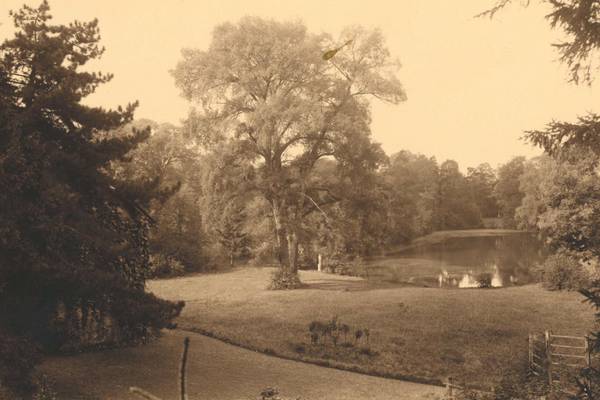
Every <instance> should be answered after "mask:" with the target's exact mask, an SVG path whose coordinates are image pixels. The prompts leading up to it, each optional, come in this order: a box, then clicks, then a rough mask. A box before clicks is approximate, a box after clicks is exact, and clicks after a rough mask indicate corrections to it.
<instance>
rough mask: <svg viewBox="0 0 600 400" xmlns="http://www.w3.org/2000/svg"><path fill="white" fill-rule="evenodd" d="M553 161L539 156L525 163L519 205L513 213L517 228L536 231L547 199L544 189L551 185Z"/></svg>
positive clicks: (545, 156)
mask: <svg viewBox="0 0 600 400" xmlns="http://www.w3.org/2000/svg"><path fill="white" fill-rule="evenodd" d="M554 164H555V161H554V160H553V159H552V158H551V157H549V156H547V155H544V156H541V157H537V158H534V159H533V160H529V161H527V162H526V163H525V169H524V172H523V175H521V178H520V179H519V190H520V191H521V192H522V193H523V199H522V200H521V205H520V206H519V207H517V209H516V211H515V221H516V223H517V228H519V229H523V230H538V229H539V226H538V222H539V218H540V216H541V215H542V214H543V213H544V212H545V211H546V208H547V198H546V192H545V188H546V187H547V186H548V185H549V184H550V183H551V181H550V178H551V177H552V176H553V174H551V171H552V170H553V168H554V167H555V165H554Z"/></svg>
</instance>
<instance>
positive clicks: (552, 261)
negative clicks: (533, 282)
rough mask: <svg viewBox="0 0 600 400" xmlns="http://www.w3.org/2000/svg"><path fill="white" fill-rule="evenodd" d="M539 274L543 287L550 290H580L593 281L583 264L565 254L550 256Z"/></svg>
mask: <svg viewBox="0 0 600 400" xmlns="http://www.w3.org/2000/svg"><path fill="white" fill-rule="evenodd" d="M539 272H540V275H541V282H542V284H543V286H544V287H545V288H547V289H549V290H565V289H566V290H579V289H582V288H584V287H586V286H587V285H588V284H589V283H590V279H591V276H590V274H589V272H588V271H587V270H586V268H585V267H584V266H583V265H582V264H581V262H580V261H579V260H578V259H577V258H575V257H573V256H572V255H570V254H568V253H564V252H561V253H557V254H553V255H551V256H549V257H548V258H547V259H546V260H545V261H544V263H543V265H542V266H541V267H540V269H539Z"/></svg>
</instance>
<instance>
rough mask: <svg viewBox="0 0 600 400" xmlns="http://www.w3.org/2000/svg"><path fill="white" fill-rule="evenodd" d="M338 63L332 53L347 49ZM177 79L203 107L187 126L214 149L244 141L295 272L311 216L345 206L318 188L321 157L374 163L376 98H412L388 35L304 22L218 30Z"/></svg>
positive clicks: (246, 21)
mask: <svg viewBox="0 0 600 400" xmlns="http://www.w3.org/2000/svg"><path fill="white" fill-rule="evenodd" d="M339 43H346V45H345V46H343V48H340V49H339V50H338V51H337V52H336V53H335V54H334V55H332V56H331V57H329V58H328V57H323V54H324V53H326V52H327V51H328V50H331V49H338V47H340V46H339ZM182 56H183V60H182V61H181V62H179V64H178V65H177V67H176V68H175V70H174V71H173V75H174V77H175V82H176V85H177V86H178V87H179V88H180V89H181V92H182V95H183V96H184V97H185V98H187V99H188V100H190V101H192V102H194V103H195V104H196V105H197V107H198V108H197V109H196V110H195V111H194V112H192V113H191V114H190V116H189V119H188V122H187V126H189V127H190V129H191V130H192V131H194V132H196V133H197V136H198V138H199V139H200V140H202V141H203V143H205V144H208V145H210V144H213V143H217V142H220V141H224V140H233V141H236V142H238V143H239V146H238V148H240V149H241V151H240V152H239V155H240V156H244V157H246V158H247V159H248V160H251V161H252V162H253V163H254V165H255V167H256V172H257V173H256V179H255V181H254V189H255V190H257V191H258V192H260V193H261V194H262V196H263V197H264V198H265V199H266V200H267V201H268V203H269V205H270V207H271V213H272V218H273V220H274V225H275V229H276V238H277V242H278V248H279V260H280V262H281V263H282V265H286V266H287V268H288V270H289V271H290V273H292V274H295V273H296V267H297V266H296V259H297V251H298V235H299V229H300V226H301V224H302V220H303V219H304V218H305V216H306V215H307V213H311V212H314V211H319V208H321V207H322V206H323V205H324V204H326V203H330V202H334V201H336V198H337V197H336V195H335V194H334V193H332V192H331V190H330V188H327V187H320V186H317V185H313V184H312V182H311V173H312V171H313V169H314V166H315V164H316V163H317V162H318V161H319V160H320V159H322V158H327V157H334V158H336V159H338V160H339V162H340V164H341V165H343V166H348V167H350V166H354V167H357V166H362V167H367V168H368V167H372V166H373V164H369V163H370V161H369V160H370V159H372V157H369V156H366V154H367V153H369V152H372V151H378V150H377V148H376V147H374V146H373V145H372V144H371V142H370V139H369V136H370V129H369V123H370V113H369V101H368V100H369V98H376V99H379V100H382V101H386V102H390V103H394V104H395V103H398V102H400V101H402V100H404V99H405V98H406V96H405V93H404V90H403V89H402V86H401V85H400V82H399V81H398V79H397V78H396V76H395V74H394V71H395V69H396V68H397V67H398V63H397V61H395V60H394V59H392V58H391V56H390V54H389V51H388V50H387V49H386V47H385V43H384V40H383V36H382V34H381V32H379V31H368V30H365V29H363V28H360V27H353V28H348V29H345V30H344V31H343V32H342V34H341V37H340V38H339V40H334V39H333V38H332V37H331V36H330V35H327V34H319V35H317V34H311V33H309V32H308V31H307V29H306V27H305V26H304V25H303V24H302V23H299V22H276V21H272V20H264V19H261V18H253V17H246V18H243V19H241V20H240V21H239V22H238V23H237V24H231V23H226V24H222V25H220V26H218V27H217V28H215V30H214V32H213V37H212V42H211V44H210V46H209V48H208V49H207V50H196V49H186V50H184V51H183V53H182Z"/></svg>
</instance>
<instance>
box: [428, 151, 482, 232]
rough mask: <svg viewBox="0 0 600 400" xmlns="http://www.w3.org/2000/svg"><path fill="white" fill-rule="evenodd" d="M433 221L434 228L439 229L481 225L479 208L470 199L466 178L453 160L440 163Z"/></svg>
mask: <svg viewBox="0 0 600 400" xmlns="http://www.w3.org/2000/svg"><path fill="white" fill-rule="evenodd" d="M434 222H435V226H436V229H440V230H444V229H464V228H474V227H479V226H480V225H481V216H480V214H479V209H478V207H477V205H476V204H475V203H474V202H473V201H472V199H471V197H470V193H469V191H468V188H467V182H466V179H465V177H464V175H463V174H462V173H461V172H460V170H459V168H458V163H457V162H456V161H454V160H446V161H444V162H443V163H442V164H441V165H440V169H439V176H438V187H437V192H436V194H435V209H434Z"/></svg>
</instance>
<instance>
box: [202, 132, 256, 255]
mask: <svg viewBox="0 0 600 400" xmlns="http://www.w3.org/2000/svg"><path fill="white" fill-rule="evenodd" d="M240 152H243V149H242V148H240V147H239V146H237V145H236V144H235V143H226V142H224V143H219V144H218V145H215V146H214V147H213V148H212V151H211V152H210V153H209V154H207V155H205V156H204V157H203V159H202V161H201V168H202V172H201V187H202V189H201V198H200V206H201V209H202V213H203V214H204V217H205V218H204V221H205V227H204V228H205V233H206V234H207V236H208V237H212V238H213V244H216V245H218V246H220V250H219V253H221V254H213V256H216V258H221V257H222V256H225V258H226V259H227V261H228V262H229V264H230V265H233V263H234V261H235V259H236V258H237V257H239V256H241V255H242V253H244V251H245V250H247V248H248V245H249V240H250V236H249V235H248V233H247V225H248V224H249V221H248V216H247V214H246V208H247V207H246V204H252V205H253V206H255V207H262V206H264V204H262V203H256V202H253V199H254V197H256V194H255V193H254V192H253V190H252V189H253V187H254V182H255V178H254V169H253V166H252V163H251V162H249V161H248V160H247V159H246V158H245V157H244V156H243V155H240ZM255 211H258V210H255ZM253 215H254V214H253ZM223 251H224V253H223Z"/></svg>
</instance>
